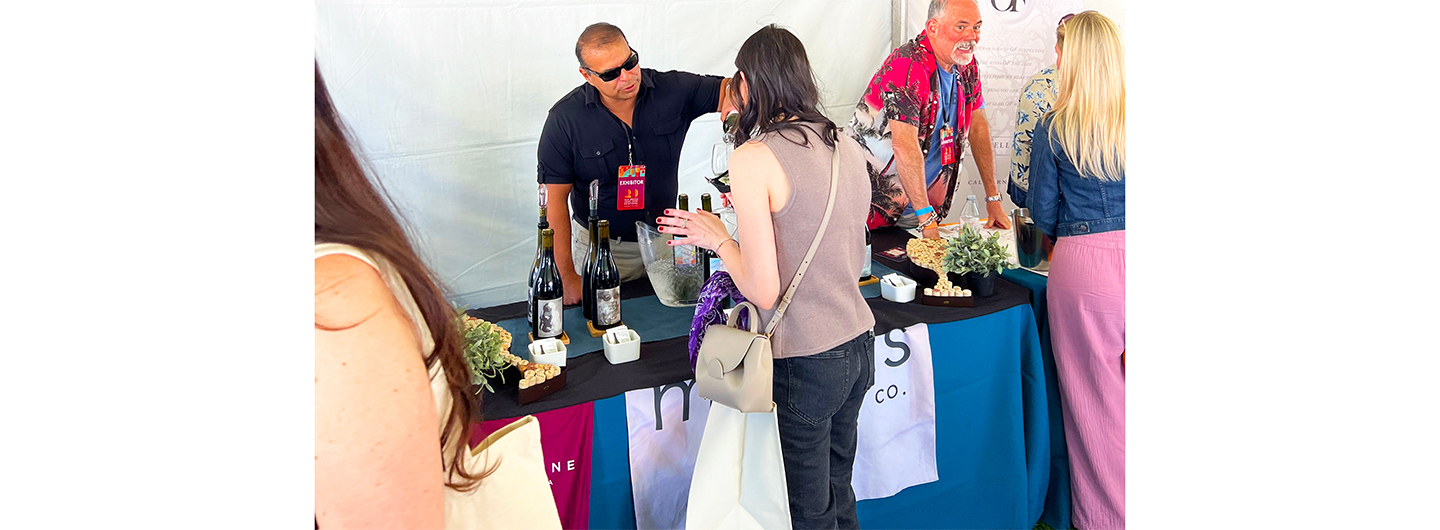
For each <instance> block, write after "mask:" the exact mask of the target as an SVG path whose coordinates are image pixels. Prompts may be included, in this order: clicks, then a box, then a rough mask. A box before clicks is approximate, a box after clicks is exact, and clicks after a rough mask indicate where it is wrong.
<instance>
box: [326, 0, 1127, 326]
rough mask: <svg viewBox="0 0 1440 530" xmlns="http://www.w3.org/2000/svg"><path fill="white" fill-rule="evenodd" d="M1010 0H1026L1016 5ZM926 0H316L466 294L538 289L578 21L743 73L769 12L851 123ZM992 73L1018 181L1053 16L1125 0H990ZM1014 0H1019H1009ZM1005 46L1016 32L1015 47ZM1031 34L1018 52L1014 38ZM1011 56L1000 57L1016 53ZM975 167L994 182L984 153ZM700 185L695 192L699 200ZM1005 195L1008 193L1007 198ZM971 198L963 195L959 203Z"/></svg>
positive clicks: (345, 79)
mask: <svg viewBox="0 0 1440 530" xmlns="http://www.w3.org/2000/svg"><path fill="white" fill-rule="evenodd" d="M1012 4H1013V5H1012ZM928 5H929V2H928V0H790V1H785V0H751V1H743V2H742V1H728V0H693V1H666V0H626V1H613V2H605V3H595V2H586V1H570V0H525V1H519V0H503V1H502V0H456V1H449V2H444V3H435V2H421V1H413V0H401V1H394V2H389V3H372V2H363V1H355V0H320V1H318V2H317V3H316V25H317V27H316V40H315V57H316V60H317V61H318V63H319V65H320V70H321V73H322V74H323V75H324V76H325V80H326V83H327V84H328V87H329V90H330V92H331V95H332V96H333V98H334V100H335V104H336V106H337V107H338V108H339V111H340V114H341V116H342V117H343V118H344V119H345V121H346V123H347V125H348V126H349V127H350V129H351V130H352V131H353V132H354V134H355V137H356V141H357V143H358V145H357V146H356V147H357V149H358V150H359V151H360V154H361V155H362V156H363V157H364V158H365V159H366V160H368V162H369V164H370V166H371V167H372V169H373V170H374V173H375V177H376V178H377V179H378V180H379V182H380V183H381V185H382V186H383V187H384V188H385V190H386V191H387V192H388V194H389V195H390V197H391V199H392V200H393V201H394V203H395V207H396V208H397V209H398V210H399V212H400V214H401V215H402V216H403V217H404V218H405V220H406V221H408V224H409V225H410V228H411V232H410V233H411V239H412V241H414V242H415V244H416V246H417V248H418V251H419V252H420V253H421V255H422V257H423V258H424V259H425V261H426V263H428V264H429V265H430V266H431V267H432V268H433V269H435V271H436V273H437V274H438V275H439V276H440V278H441V280H442V281H443V282H444V283H445V284H446V285H447V286H448V287H449V288H450V289H451V291H452V294H453V295H454V299H455V301H456V302H457V303H461V304H465V305H467V306H469V307H483V306H489V305H495V304H501V303H508V302H515V301H519V300H522V299H524V296H525V285H524V278H525V273H526V272H527V271H528V270H529V265H530V261H531V259H532V258H533V253H534V247H535V222H536V186H537V184H536V175H535V170H536V145H537V142H538V140H539V135H540V129H541V127H542V126H543V124H544V121H545V116H546V113H547V111H548V110H549V109H550V107H551V106H552V105H554V103H555V102H556V100H558V99H559V98H560V97H561V96H563V95H565V94H566V93H567V92H569V91H570V90H571V89H573V88H574V87H576V86H577V85H579V84H581V83H583V82H584V80H583V79H582V78H581V76H580V74H579V72H578V64H577V63H576V61H575V53H574V46H575V38H576V37H577V36H578V35H579V34H580V31H581V30H582V29H584V28H585V26H587V25H589V24H592V23H594V22H600V21H605V22H610V23H612V24H615V25H617V26H619V27H620V28H621V29H622V30H624V31H625V34H626V36H627V37H628V39H629V41H630V44H631V46H632V47H633V48H635V50H636V51H638V52H639V53H640V57H641V61H640V64H641V66H643V67H645V68H653V69H658V70H684V71H689V72H695V73H703V74H714V75H722V76H727V77H728V76H730V75H732V74H733V73H734V71H735V66H734V59H735V52H736V51H737V50H738V49H739V46H740V44H741V43H742V42H744V40H745V38H746V37H748V36H749V35H750V34H751V33H753V32H754V31H755V30H756V29H758V28H760V27H761V26H763V25H765V24H770V23H776V24H779V25H781V26H783V27H786V28H788V29H790V30H791V31H793V32H794V33H795V34H796V35H797V36H798V37H799V38H800V40H801V41H802V42H804V43H805V47H806V51H807V53H808V54H809V57H810V61H811V65H812V66H813V67H814V69H815V72H816V76H817V77H818V78H819V80H820V84H821V91H822V94H821V96H822V104H823V105H824V112H825V113H826V114H827V115H828V116H829V117H830V118H831V119H832V120H835V121H836V122H837V123H839V124H841V125H844V124H846V123H848V122H849V119H850V115H851V112H852V110H853V108H854V105H855V103H856V102H857V101H859V98H860V94H861V91H862V90H863V89H864V87H865V84H866V83H867V82H869V80H870V77H871V76H872V75H874V73H875V69H876V68H877V67H878V66H879V65H880V61H881V60H883V59H884V57H885V56H886V55H887V54H888V53H889V52H890V50H891V49H892V45H891V24H892V17H893V15H894V12H893V11H892V7H897V6H898V8H900V12H901V13H902V14H903V21H902V24H903V26H904V27H905V28H907V29H906V31H905V34H904V36H903V37H902V38H901V39H900V40H901V41H903V40H906V39H909V38H910V37H912V36H914V35H916V34H918V33H919V32H920V30H921V27H922V26H923V24H924V20H925V10H926V8H927V6H928ZM979 5H980V8H981V12H982V13H983V16H984V18H985V30H984V32H983V33H982V37H981V42H980V48H981V49H980V51H979V53H978V54H977V56H979V57H980V60H981V64H980V67H981V68H980V72H981V76H982V81H983V85H984V87H985V98H986V101H987V104H986V115H987V116H988V117H989V120H990V125H991V137H992V144H994V145H997V148H996V150H995V174H996V177H997V180H998V181H999V185H1000V189H1001V190H1002V191H1003V190H1004V187H1005V181H1006V179H1007V176H1008V175H1009V168H1010V165H1009V158H1010V147H1009V146H1010V137H1011V135H1012V134H1013V131H1014V126H1015V123H1014V120H1015V104H1016V100H1017V98H1018V90H1019V85H1020V83H1022V82H1023V81H1024V80H1025V79H1027V78H1029V76H1030V75H1031V74H1033V73H1034V72H1036V71H1038V70H1039V68H1040V67H1042V66H1044V65H1047V64H1050V63H1052V62H1054V59H1055V58H1054V51H1053V50H1051V47H1053V45H1054V24H1055V22H1056V21H1057V20H1058V19H1059V17H1060V16H1062V15H1063V14H1065V13H1071V12H1076V11H1078V10H1081V9H1098V10H1100V11H1101V12H1103V13H1105V14H1106V15H1108V16H1110V17H1111V18H1114V19H1115V20H1116V21H1117V22H1120V23H1121V24H1122V26H1123V20H1124V11H1123V7H1124V2H1123V0H1084V1H1080V0H1052V1H1044V2H1042V1H1039V0H1014V1H1013V2H1012V1H1011V0H980V1H979ZM1012 9H1013V11H1012ZM1005 48H1016V49H1011V50H1004V49H1005ZM1017 50H1018V51H1017ZM1002 56H1003V57H1002ZM718 141H720V127H719V115H718V114H709V115H706V116H704V117H701V118H699V119H697V120H695V121H694V123H693V124H692V125H691V128H690V132H689V134H688V135H687V137H686V140H685V146H684V148H683V150H682V153H681V156H680V171H679V179H680V192H681V193H687V194H689V195H691V196H692V197H696V196H698V195H699V194H701V193H706V192H711V191H713V188H712V187H711V186H710V185H709V184H708V183H706V182H705V180H704V177H706V176H709V175H710V174H711V173H710V147H711V146H712V145H713V144H715V143H716V142H718ZM964 171H965V173H964V174H965V175H967V176H968V177H967V178H966V181H967V183H968V184H969V185H970V186H971V188H972V189H973V190H974V191H971V192H966V191H963V189H962V190H961V191H959V192H958V193H959V195H960V196H961V199H960V200H961V201H963V196H964V195H965V194H966V193H974V194H975V195H977V196H980V195H982V194H983V191H982V188H981V186H980V185H979V181H978V180H977V179H976V178H974V175H978V173H977V172H976V169H975V167H974V163H973V161H970V160H968V159H967V161H966V162H965V170H964ZM695 202H698V201H692V205H693V204H694V203H695ZM1006 204H1007V209H1008V206H1009V201H1008V198H1007V201H1006ZM959 211H960V208H959V207H958V205H957V207H955V208H953V209H952V213H951V218H952V219H954V218H958V216H959Z"/></svg>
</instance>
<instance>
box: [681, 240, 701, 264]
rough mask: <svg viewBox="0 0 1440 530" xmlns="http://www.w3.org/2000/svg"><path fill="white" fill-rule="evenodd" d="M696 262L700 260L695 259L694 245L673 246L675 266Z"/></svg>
mask: <svg viewBox="0 0 1440 530" xmlns="http://www.w3.org/2000/svg"><path fill="white" fill-rule="evenodd" d="M698 263H700V262H699V261H698V260H696V259H695V246H694V245H681V246H678V247H675V265H676V266H677V267H685V266H689V265H695V264H698Z"/></svg>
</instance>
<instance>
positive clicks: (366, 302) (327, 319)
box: [315, 254, 393, 329]
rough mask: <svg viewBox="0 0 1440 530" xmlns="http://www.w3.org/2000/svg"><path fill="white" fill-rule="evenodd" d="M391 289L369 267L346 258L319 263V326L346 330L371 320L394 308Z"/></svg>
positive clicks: (334, 257)
mask: <svg viewBox="0 0 1440 530" xmlns="http://www.w3.org/2000/svg"><path fill="white" fill-rule="evenodd" d="M392 296H393V295H392V294H391V293H390V289H389V287H386V286H385V281H384V280H382V279H380V273H379V272H378V271H376V270H375V268H374V267H371V266H370V264H369V263H365V262H364V261H362V260H360V259H359V258H356V257H354V256H349V255H345V254H331V255H329V256H324V257H321V258H316V259H315V324H316V325H317V326H320V327H322V328H327V329H345V328H350V327H354V326H355V325H357V324H360V323H362V322H365V321H366V320H369V319H370V318H371V317H373V316H375V315H376V314H377V313H379V312H380V311H382V310H384V309H385V308H386V307H388V306H389V304H390V298H391V297H392Z"/></svg>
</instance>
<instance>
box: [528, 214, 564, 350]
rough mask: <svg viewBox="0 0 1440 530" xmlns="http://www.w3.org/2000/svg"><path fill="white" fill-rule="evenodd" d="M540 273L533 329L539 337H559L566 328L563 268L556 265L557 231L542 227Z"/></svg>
mask: <svg viewBox="0 0 1440 530" xmlns="http://www.w3.org/2000/svg"><path fill="white" fill-rule="evenodd" d="M540 245H541V250H540V273H539V274H538V275H537V277H536V279H535V294H534V295H533V296H532V298H531V305H533V306H534V307H535V322H534V323H533V324H531V325H530V333H532V334H534V335H535V338H536V339H548V338H551V337H559V336H560V334H561V333H564V331H565V315H564V311H565V287H564V285H563V284H562V283H561V282H560V268H559V267H556V266H555V231H554V230H551V229H549V228H546V229H544V230H541V231H540Z"/></svg>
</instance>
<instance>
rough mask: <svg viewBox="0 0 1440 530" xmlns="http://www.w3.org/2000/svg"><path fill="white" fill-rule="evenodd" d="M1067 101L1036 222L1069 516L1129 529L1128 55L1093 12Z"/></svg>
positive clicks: (1073, 30)
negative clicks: (1066, 455) (1048, 257)
mask: <svg viewBox="0 0 1440 530" xmlns="http://www.w3.org/2000/svg"><path fill="white" fill-rule="evenodd" d="M1064 33H1065V41H1064V43H1063V44H1062V46H1061V50H1060V52H1061V53H1060V54H1061V56H1063V57H1064V58H1065V60H1064V61H1061V62H1060V97H1059V99H1058V100H1056V102H1055V108H1054V109H1053V110H1051V111H1050V113H1048V114H1046V115H1045V117H1044V118H1043V119H1041V121H1040V123H1039V124H1038V125H1036V127H1035V137H1034V143H1033V146H1032V152H1031V159H1030V196H1029V197H1028V202H1029V207H1030V209H1031V214H1032V215H1033V216H1034V218H1035V221H1036V224H1038V225H1039V226H1040V230H1041V231H1042V232H1044V233H1045V235H1046V236H1049V237H1051V238H1054V239H1055V240H1056V243H1055V253H1054V255H1053V259H1052V262H1051V266H1050V285H1049V292H1048V295H1047V299H1048V301H1049V306H1050V334H1051V343H1052V345H1053V346H1054V348H1055V366H1056V368H1057V369H1058V372H1059V375H1060V393H1061V396H1062V398H1063V399H1062V400H1061V410H1062V412H1063V415H1064V420H1065V442H1066V444H1067V445H1068V446H1069V448H1070V473H1071V477H1072V478H1071V483H1070V489H1071V494H1072V496H1073V498H1074V504H1073V505H1072V517H1073V519H1074V524H1075V526H1076V527H1077V528H1080V529H1081V530H1108V529H1114V528H1125V367H1124V364H1123V362H1122V360H1121V355H1122V354H1123V353H1124V351H1125V59H1124V57H1125V55H1124V51H1123V49H1122V44H1121V39H1120V31H1119V29H1118V28H1117V27H1116V26H1115V23H1114V22H1113V21H1111V20H1110V19H1109V18H1106V17H1105V16H1104V15H1101V14H1100V13H1097V12H1094V11H1086V12H1084V13H1080V14H1078V15H1075V16H1074V17H1073V18H1071V19H1070V20H1067V21H1066V22H1065V28H1064Z"/></svg>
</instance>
